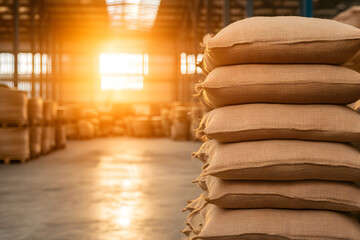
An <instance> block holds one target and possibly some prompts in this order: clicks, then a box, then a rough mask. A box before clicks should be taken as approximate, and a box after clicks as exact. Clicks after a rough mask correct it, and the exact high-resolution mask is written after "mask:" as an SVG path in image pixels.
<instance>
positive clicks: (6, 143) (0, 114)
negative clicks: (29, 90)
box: [0, 85, 30, 164]
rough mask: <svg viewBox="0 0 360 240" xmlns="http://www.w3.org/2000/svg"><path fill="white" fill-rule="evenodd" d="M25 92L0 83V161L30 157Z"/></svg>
mask: <svg viewBox="0 0 360 240" xmlns="http://www.w3.org/2000/svg"><path fill="white" fill-rule="evenodd" d="M27 104H28V98H27V96H26V93H25V92H22V91H18V90H16V89H12V88H9V87H7V86H4V85H0V162H2V163H5V164H8V163H10V162H15V161H16V162H21V163H24V162H26V161H27V160H28V159H29V157H30V151H29V128H28V124H27V121H28V114H27Z"/></svg>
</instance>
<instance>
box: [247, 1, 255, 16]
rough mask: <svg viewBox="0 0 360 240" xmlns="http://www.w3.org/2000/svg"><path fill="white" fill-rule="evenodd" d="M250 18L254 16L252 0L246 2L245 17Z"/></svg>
mask: <svg viewBox="0 0 360 240" xmlns="http://www.w3.org/2000/svg"><path fill="white" fill-rule="evenodd" d="M252 16H254V5H253V0H246V16H245V17H252Z"/></svg>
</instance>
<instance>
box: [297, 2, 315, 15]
mask: <svg viewBox="0 0 360 240" xmlns="http://www.w3.org/2000/svg"><path fill="white" fill-rule="evenodd" d="M300 13H301V16H303V17H313V1H312V0H300Z"/></svg>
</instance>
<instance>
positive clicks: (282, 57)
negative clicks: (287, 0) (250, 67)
mask: <svg viewBox="0 0 360 240" xmlns="http://www.w3.org/2000/svg"><path fill="white" fill-rule="evenodd" d="M205 44H206V51H205V54H204V60H203V62H204V68H205V71H207V72H210V71H212V70H213V69H215V68H216V67H219V66H224V65H235V64H243V63H326V64H343V63H344V62H346V61H347V60H348V59H350V58H351V57H352V56H354V55H355V54H356V53H357V52H358V51H359V48H360V30H359V29H357V28H355V27H353V26H350V25H347V24H343V23H340V22H337V21H333V20H327V19H317V18H304V17H253V18H247V19H243V20H240V21H237V22H234V23H232V24H230V25H229V26H227V27H226V28H224V29H222V30H221V31H220V32H219V33H218V34H216V35H215V36H214V37H213V38H211V39H209V40H208V41H207V42H206V43H205Z"/></svg>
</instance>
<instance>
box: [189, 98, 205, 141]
mask: <svg viewBox="0 0 360 240" xmlns="http://www.w3.org/2000/svg"><path fill="white" fill-rule="evenodd" d="M205 113H206V108H204V106H201V105H199V104H196V105H194V106H191V110H190V138H191V140H193V141H200V138H199V137H198V136H197V135H196V130H197V128H198V127H199V125H200V122H201V119H202V117H203V115H204V114H205Z"/></svg>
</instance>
